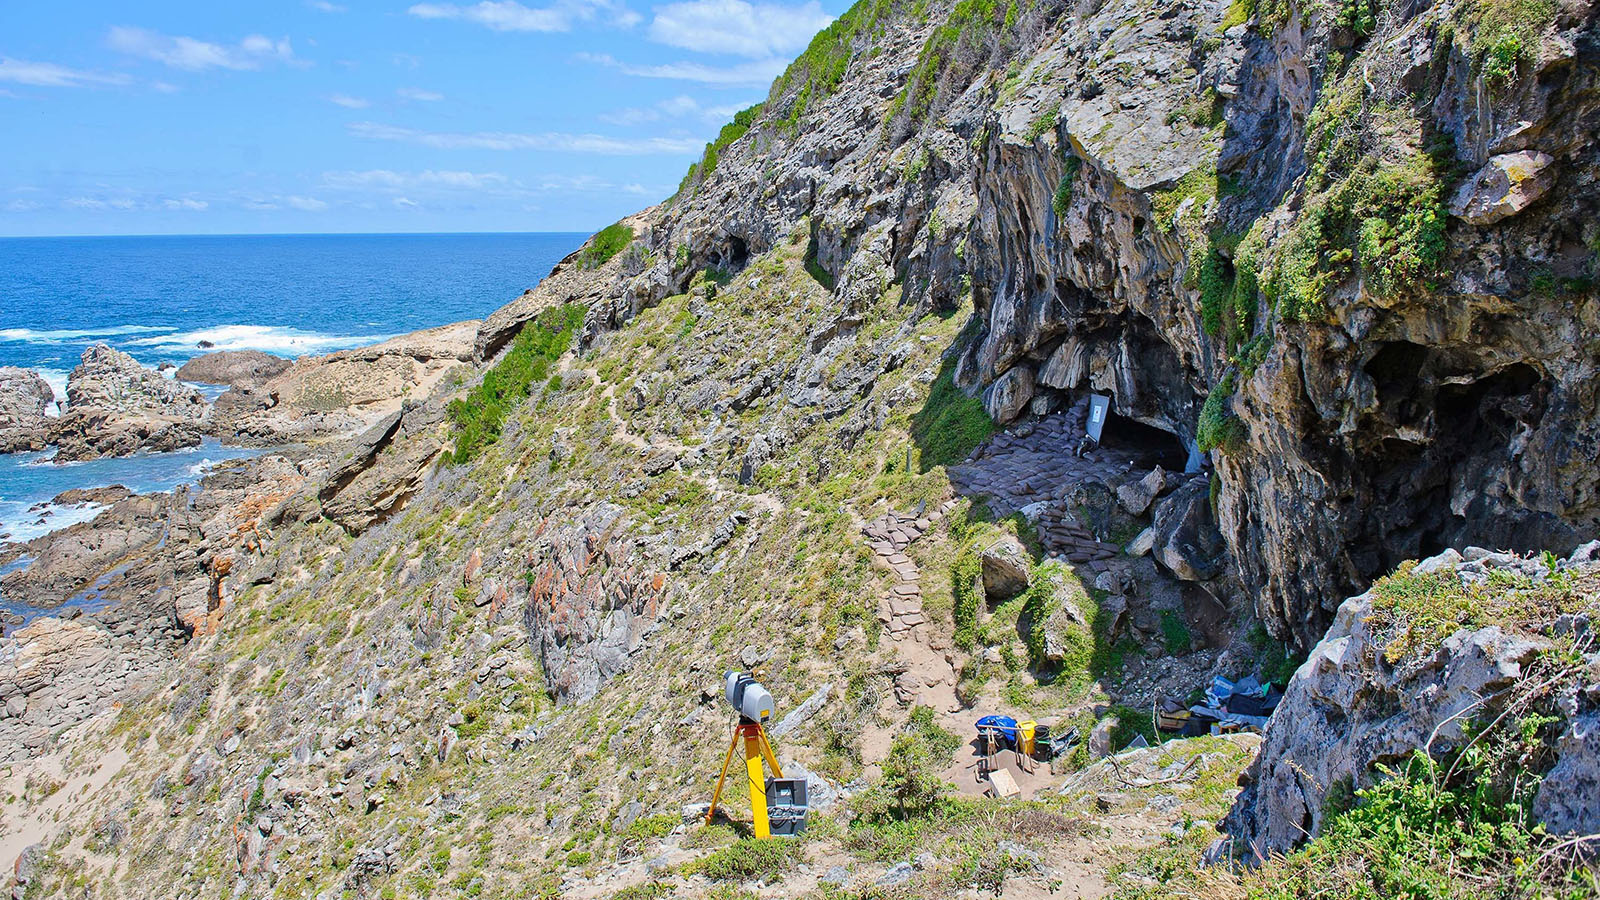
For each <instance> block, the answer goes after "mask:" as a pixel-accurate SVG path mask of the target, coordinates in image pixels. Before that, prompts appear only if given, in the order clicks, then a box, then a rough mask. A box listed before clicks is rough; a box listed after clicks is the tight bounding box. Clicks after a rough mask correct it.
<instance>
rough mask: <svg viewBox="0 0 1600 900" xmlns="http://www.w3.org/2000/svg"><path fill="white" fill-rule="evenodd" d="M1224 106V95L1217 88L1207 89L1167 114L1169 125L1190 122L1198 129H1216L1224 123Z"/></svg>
mask: <svg viewBox="0 0 1600 900" xmlns="http://www.w3.org/2000/svg"><path fill="white" fill-rule="evenodd" d="M1222 106H1223V99H1222V95H1221V94H1218V93H1217V92H1216V89H1215V88H1206V90H1205V92H1204V93H1202V94H1201V95H1200V96H1198V97H1195V98H1193V99H1191V100H1189V101H1188V102H1187V103H1183V104H1181V105H1179V106H1178V107H1177V108H1176V109H1174V110H1172V111H1171V112H1169V113H1167V124H1168V125H1173V124H1176V123H1178V122H1188V123H1189V124H1190V125H1193V126H1194V127H1196V128H1215V127H1217V126H1218V125H1221V124H1222V121H1223V119H1222Z"/></svg>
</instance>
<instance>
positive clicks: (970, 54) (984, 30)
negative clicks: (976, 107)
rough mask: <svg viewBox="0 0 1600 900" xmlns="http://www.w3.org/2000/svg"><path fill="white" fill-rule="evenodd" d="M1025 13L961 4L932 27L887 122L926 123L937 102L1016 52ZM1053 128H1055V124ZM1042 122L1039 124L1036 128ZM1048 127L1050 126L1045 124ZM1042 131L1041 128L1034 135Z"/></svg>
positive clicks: (992, 0) (1009, 1)
mask: <svg viewBox="0 0 1600 900" xmlns="http://www.w3.org/2000/svg"><path fill="white" fill-rule="evenodd" d="M1020 14H1021V10H1019V8H1018V6H1017V0H960V2H958V3H956V5H955V8H954V9H952V10H951V11H950V17H949V18H948V19H946V20H945V22H944V24H943V25H941V26H939V27H938V28H936V29H934V32H933V34H931V35H929V36H928V39H927V41H925V42H924V43H923V45H922V50H921V52H920V53H918V54H917V63H916V65H915V66H914V67H913V68H912V70H911V75H910V77H909V78H908V79H907V81H906V86H905V87H904V88H902V89H901V91H900V94H899V96H897V97H896V98H895V100H894V104H893V105H892V106H891V108H890V112H889V118H890V119H891V120H895V119H898V118H900V117H901V116H904V117H906V119H907V120H909V121H911V122H922V121H925V120H926V119H927V116H928V113H929V112H930V111H932V110H934V109H935V108H937V106H938V104H939V102H940V101H941V100H943V99H945V98H947V97H951V96H955V95H956V94H958V93H960V92H961V91H963V90H966V88H967V86H968V85H969V84H971V83H972V79H973V77H974V76H975V75H976V74H977V73H978V72H979V71H981V70H982V69H983V68H985V67H987V66H990V65H992V64H994V63H995V62H996V61H997V60H996V59H995V57H996V56H998V57H1000V58H1001V59H1002V60H1003V58H1004V57H1005V56H1006V55H1008V54H1009V53H1010V52H1011V51H1012V49H1014V43H1015V41H1016V24H1017V19H1018V17H1019V15H1020ZM1049 124H1052V125H1053V121H1052V122H1051V123H1049ZM1039 125H1040V123H1039V122H1035V123H1034V127H1039ZM1046 127H1048V125H1047V126H1046ZM1042 133H1043V129H1042V128H1041V129H1040V130H1039V131H1038V132H1036V133H1034V134H1033V135H1032V137H1038V135H1039V134H1042Z"/></svg>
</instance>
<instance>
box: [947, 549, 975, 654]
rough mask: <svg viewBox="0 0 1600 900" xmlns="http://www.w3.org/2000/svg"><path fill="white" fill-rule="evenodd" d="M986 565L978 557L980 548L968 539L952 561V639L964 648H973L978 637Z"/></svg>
mask: <svg viewBox="0 0 1600 900" xmlns="http://www.w3.org/2000/svg"><path fill="white" fill-rule="evenodd" d="M982 571H983V567H982V564H981V563H980V562H979V560H978V549H977V546H976V545H975V544H971V543H969V544H968V545H967V546H966V547H964V548H962V550H961V552H960V553H958V554H956V559H955V562H954V563H952V564H951V565H950V592H951V594H952V595H953V596H954V600H955V603H954V607H953V608H952V609H951V617H952V618H953V619H954V620H955V632H954V633H953V634H952V635H951V640H953V641H955V645H956V646H957V647H960V648H961V649H963V650H971V649H972V648H973V646H974V645H976V644H977V641H978V604H980V603H982V602H983V582H982V580H981V576H982Z"/></svg>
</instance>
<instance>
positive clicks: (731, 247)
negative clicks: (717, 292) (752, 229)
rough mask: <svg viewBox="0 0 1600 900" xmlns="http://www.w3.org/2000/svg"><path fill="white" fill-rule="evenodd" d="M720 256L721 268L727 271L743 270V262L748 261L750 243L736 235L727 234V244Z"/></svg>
mask: <svg viewBox="0 0 1600 900" xmlns="http://www.w3.org/2000/svg"><path fill="white" fill-rule="evenodd" d="M722 258H723V262H724V265H723V266H722V268H724V269H726V270H728V271H729V272H740V271H743V270H744V267H745V264H746V263H748V262H749V261H750V245H749V244H748V243H746V242H745V239H744V238H742V237H739V236H738V235H729V236H728V246H727V249H726V250H724V251H723V255H722Z"/></svg>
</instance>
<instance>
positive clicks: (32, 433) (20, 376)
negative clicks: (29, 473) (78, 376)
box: [0, 366, 55, 453]
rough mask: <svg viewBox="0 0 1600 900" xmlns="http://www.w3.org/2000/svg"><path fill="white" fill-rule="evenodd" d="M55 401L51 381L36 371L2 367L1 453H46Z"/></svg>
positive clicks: (0, 397)
mask: <svg viewBox="0 0 1600 900" xmlns="http://www.w3.org/2000/svg"><path fill="white" fill-rule="evenodd" d="M54 402H55V393H54V391H53V390H52V389H51V388H50V385H49V383H48V382H46V381H45V380H44V379H43V378H40V377H39V374H38V373H37V372H35V371H33V370H32V369H19V368H17V367H15V366H3V367H0V453H12V452H15V451H18V450H42V449H44V447H45V445H46V444H47V443H48V431H49V425H50V419H49V417H48V415H47V414H46V413H47V411H48V410H49V409H50V406H51V404H53V403H54Z"/></svg>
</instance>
